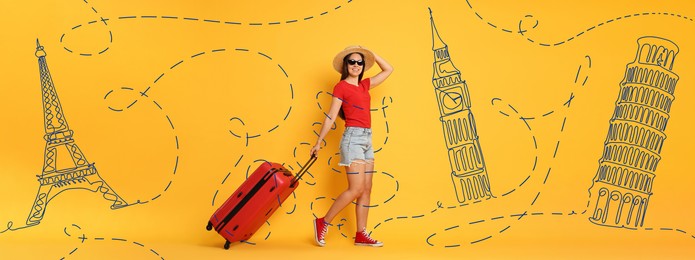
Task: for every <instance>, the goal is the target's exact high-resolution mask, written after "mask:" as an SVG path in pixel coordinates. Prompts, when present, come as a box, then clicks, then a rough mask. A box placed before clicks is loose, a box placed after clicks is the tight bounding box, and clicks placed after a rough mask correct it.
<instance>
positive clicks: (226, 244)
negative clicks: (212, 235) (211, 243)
mask: <svg viewBox="0 0 695 260" xmlns="http://www.w3.org/2000/svg"><path fill="white" fill-rule="evenodd" d="M231 244H232V243H231V242H229V241H225V242H224V250H229V245H231Z"/></svg>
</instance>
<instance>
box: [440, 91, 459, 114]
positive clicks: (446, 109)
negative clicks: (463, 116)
mask: <svg viewBox="0 0 695 260" xmlns="http://www.w3.org/2000/svg"><path fill="white" fill-rule="evenodd" d="M437 98H438V99H439V104H440V106H439V108H440V110H441V111H440V112H441V114H442V115H448V114H453V113H457V112H461V110H463V108H464V107H463V90H462V89H461V87H459V86H457V87H453V88H449V89H446V90H437Z"/></svg>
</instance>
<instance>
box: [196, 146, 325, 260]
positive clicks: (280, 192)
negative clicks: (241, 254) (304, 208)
mask: <svg viewBox="0 0 695 260" xmlns="http://www.w3.org/2000/svg"><path fill="white" fill-rule="evenodd" d="M315 161H316V156H312V157H311V159H309V161H308V162H307V163H306V164H305V165H304V167H302V169H301V170H300V171H299V172H298V173H297V175H296V176H295V175H293V174H292V173H291V172H290V171H289V170H287V169H286V168H285V167H284V166H282V165H281V164H278V163H271V162H264V163H262V164H261V165H260V166H259V167H258V169H256V170H255V171H254V172H253V174H251V176H249V177H248V179H246V181H244V183H242V184H241V186H240V187H239V188H237V190H236V191H235V192H234V193H232V195H231V196H230V197H229V198H228V199H227V201H225V202H224V204H222V206H221V207H220V208H219V209H217V211H215V213H214V214H212V217H210V221H209V222H208V225H207V230H208V231H209V230H212V229H213V228H215V231H217V233H219V234H220V235H222V237H224V238H225V239H226V240H227V241H226V242H225V244H224V249H229V245H230V244H231V243H232V242H237V241H246V240H248V239H249V238H250V237H251V236H253V234H254V233H255V232H256V231H257V230H258V229H259V228H260V227H261V226H262V225H263V223H265V222H266V220H268V218H270V216H271V215H273V212H275V210H277V209H278V208H279V207H280V206H281V205H282V203H283V202H284V201H285V199H287V197H289V196H290V194H292V192H293V191H294V190H295V189H297V186H298V185H299V182H298V181H299V179H300V178H301V177H302V175H304V173H306V171H307V170H308V169H309V167H311V165H312V164H314V162H315Z"/></svg>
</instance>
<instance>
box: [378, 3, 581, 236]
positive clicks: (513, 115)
mask: <svg viewBox="0 0 695 260" xmlns="http://www.w3.org/2000/svg"><path fill="white" fill-rule="evenodd" d="M430 21H431V22H432V10H431V9H430ZM432 24H433V23H432ZM433 28H434V27H433ZM433 32H436V29H433ZM433 39H434V36H433ZM444 46H446V45H444ZM433 49H435V48H433ZM444 50H446V49H444ZM584 58H585V62H586V63H585V64H582V65H579V68H578V69H577V73H576V74H573V75H572V76H573V77H572V78H573V80H574V86H579V87H583V86H585V85H586V83H587V82H588V79H589V74H588V70H589V69H590V68H591V57H590V56H589V55H586V56H585V57H584ZM435 66H436V63H435ZM584 66H585V67H586V68H588V69H585V70H582V68H585V67H584ZM574 98H575V96H574V92H571V93H570V97H569V98H568V99H567V100H566V101H564V102H563V103H561V106H562V107H564V110H568V109H569V108H570V106H571V103H572V100H574ZM491 103H492V104H493V106H500V107H504V108H506V109H510V110H511V111H512V112H509V111H507V112H504V111H503V110H499V112H500V114H502V115H503V116H504V117H506V118H509V119H513V120H520V121H521V122H523V123H524V125H525V126H526V127H527V130H528V131H529V133H530V134H531V138H532V141H533V147H534V151H535V153H536V155H535V157H534V163H533V167H532V169H531V173H530V174H529V175H528V176H526V178H525V179H523V180H522V181H521V183H520V184H519V185H517V186H518V187H515V188H512V189H511V190H509V191H507V192H505V193H504V194H502V195H501V197H491V198H490V199H500V198H502V197H505V196H509V195H510V194H512V193H514V192H515V191H518V190H519V189H520V188H522V187H524V186H525V185H526V184H528V183H530V182H529V181H530V180H532V179H533V180H535V179H538V178H541V179H542V182H541V181H540V179H539V180H538V181H537V182H538V183H540V184H541V185H545V184H547V182H548V179H549V177H550V176H551V173H552V167H551V166H549V167H548V170H547V171H544V172H541V173H545V175H544V176H543V175H538V174H537V173H539V172H540V171H538V170H537V163H538V158H539V149H538V143H537V137H536V135H535V132H534V130H533V128H532V126H531V125H532V124H531V122H533V121H534V120H535V119H542V118H547V117H550V116H551V115H558V114H557V113H555V112H557V111H558V110H557V109H553V110H551V111H550V112H545V113H543V115H542V116H538V117H535V116H533V117H532V116H525V115H522V114H521V113H520V112H519V110H518V109H516V108H515V107H514V106H512V105H511V104H507V103H504V102H503V100H502V99H501V98H493V99H492V100H491ZM440 109H441V108H440ZM566 121H567V117H566V116H565V117H564V118H563V119H562V124H561V125H560V127H559V130H560V132H563V131H564V129H565V126H566ZM559 148H560V140H559V139H558V141H557V142H556V143H555V150H554V153H553V155H552V159H555V158H556V157H557V155H558V150H559ZM540 195H541V191H538V192H536V194H535V196H534V197H533V199H532V200H531V202H530V206H533V205H534V204H535V203H537V202H538V199H539V198H540ZM481 202H483V200H476V201H468V202H465V203H461V202H460V203H459V204H458V205H445V204H444V203H443V202H441V201H437V202H436V207H435V208H434V209H432V210H429V211H426V212H424V213H422V214H417V215H412V216H407V215H403V216H397V217H391V218H387V219H385V220H384V221H382V222H379V223H377V224H376V225H375V226H374V228H372V230H374V231H376V230H377V228H378V227H380V226H381V225H382V224H385V223H387V222H392V221H395V220H407V219H419V218H424V217H427V216H429V215H433V214H435V213H437V212H443V211H445V210H454V209H458V208H463V207H467V206H472V205H475V204H479V203H481ZM574 214H577V213H574ZM524 216H526V213H524V214H519V215H517V216H516V220H521V219H522V218H523V217H524ZM477 223H480V221H473V223H471V222H468V223H467V224H469V225H472V224H477ZM462 226H463V225H461V224H459V225H454V226H451V227H449V228H447V229H446V230H444V231H445V232H447V231H450V230H455V229H458V228H461V227H462ZM510 228H511V225H508V226H506V227H504V228H502V229H501V230H498V231H495V232H496V233H493V234H486V235H483V236H481V237H480V238H479V239H475V240H473V241H469V242H468V244H476V243H481V242H484V241H489V240H490V239H491V238H493V237H495V236H496V234H501V233H504V232H506V231H508V230H509V229H510ZM437 234H438V233H433V234H431V235H430V236H429V237H427V238H426V239H425V242H426V243H427V244H428V245H429V246H435V244H433V243H431V242H430V240H431V239H432V238H434V237H436V236H437ZM462 245H463V244H461V243H456V244H447V245H444V246H443V247H444V248H459V247H461V246H462Z"/></svg>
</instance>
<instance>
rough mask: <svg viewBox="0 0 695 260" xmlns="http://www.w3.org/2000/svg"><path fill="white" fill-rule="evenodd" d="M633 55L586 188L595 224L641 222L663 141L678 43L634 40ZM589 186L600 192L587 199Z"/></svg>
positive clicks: (629, 225) (618, 225)
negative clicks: (635, 44)
mask: <svg viewBox="0 0 695 260" xmlns="http://www.w3.org/2000/svg"><path fill="white" fill-rule="evenodd" d="M637 45H638V49H637V56H636V57H635V60H634V61H633V62H631V63H628V64H627V66H626V69H625V76H624V78H623V80H622V82H621V83H620V92H619V95H618V99H617V101H616V102H615V110H614V112H613V116H612V118H611V119H610V121H609V125H610V126H609V129H608V135H607V137H606V141H605V145H604V149H603V154H602V156H601V159H599V168H598V171H597V173H596V176H595V177H594V179H593V182H592V185H591V187H590V188H589V200H590V201H589V202H590V203H591V206H590V207H589V209H591V210H592V211H593V213H592V215H591V217H590V218H589V220H590V221H591V222H592V223H594V224H597V225H602V226H608V227H616V228H637V227H642V226H643V225H644V219H645V216H646V213H647V205H648V204H649V198H650V197H651V195H652V194H653V192H652V185H653V184H654V178H655V177H656V175H655V172H656V168H657V166H658V164H659V161H660V160H661V156H660V153H661V149H662V147H663V144H664V141H665V140H666V134H665V133H664V131H665V130H666V125H667V123H668V120H669V118H670V116H669V113H670V111H671V105H672V103H673V101H674V99H675V96H674V91H675V88H676V84H677V83H678V79H679V77H678V75H677V74H675V73H674V72H673V71H672V69H673V63H674V61H675V59H676V55H677V54H678V50H679V49H678V46H677V45H676V44H675V43H673V42H672V41H670V40H668V39H664V38H660V37H655V36H644V37H640V38H639V39H637ZM592 191H593V193H594V194H598V196H597V197H595V198H594V199H593V200H592V199H591V194H592Z"/></svg>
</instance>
